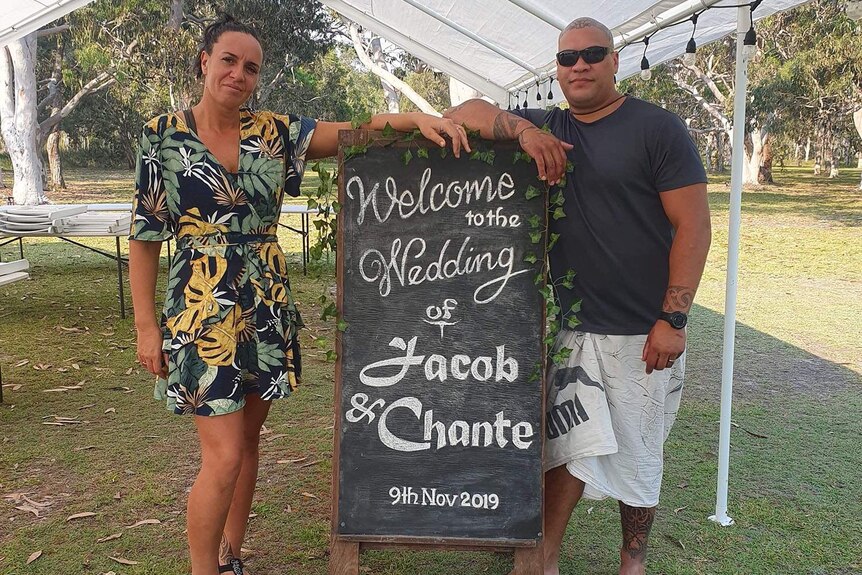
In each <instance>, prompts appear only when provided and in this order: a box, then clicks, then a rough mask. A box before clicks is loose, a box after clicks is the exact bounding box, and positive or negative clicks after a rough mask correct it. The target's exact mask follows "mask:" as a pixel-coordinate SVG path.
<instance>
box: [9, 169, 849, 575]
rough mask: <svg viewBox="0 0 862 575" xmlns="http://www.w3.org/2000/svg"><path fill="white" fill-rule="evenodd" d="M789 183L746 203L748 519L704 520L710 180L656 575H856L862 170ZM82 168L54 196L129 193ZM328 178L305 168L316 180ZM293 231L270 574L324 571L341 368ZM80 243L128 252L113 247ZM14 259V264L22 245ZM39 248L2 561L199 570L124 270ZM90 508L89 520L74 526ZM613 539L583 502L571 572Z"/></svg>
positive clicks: (316, 275)
mask: <svg viewBox="0 0 862 575" xmlns="http://www.w3.org/2000/svg"><path fill="white" fill-rule="evenodd" d="M775 176H776V180H777V181H778V182H779V183H778V185H776V186H770V187H764V188H762V189H758V190H752V191H747V192H746V193H745V194H744V198H743V221H742V240H741V246H742V248H741V251H742V254H741V259H740V283H739V286H740V287H739V300H738V301H739V305H738V316H737V318H738V322H739V323H738V327H737V347H736V371H735V381H734V386H735V387H734V390H735V393H736V395H735V400H734V417H733V419H734V423H735V424H736V425H737V426H736V427H734V429H733V432H732V450H731V473H730V501H729V507H730V509H729V513H730V515H731V516H732V517H733V518H734V519H735V520H736V525H735V526H733V527H726V528H722V527H718V526H717V525H715V524H713V523H711V522H709V521H707V519H706V518H707V516H708V515H710V514H711V513H712V512H713V511H714V501H715V482H716V467H717V461H716V460H717V456H716V453H717V449H718V420H719V401H718V397H719V386H720V381H721V372H720V367H721V346H722V329H723V321H724V317H723V310H724V286H725V283H724V282H725V269H726V251H727V219H728V215H727V212H728V202H729V199H728V197H729V187H728V185H727V178H716V179H715V180H714V181H713V182H712V183H711V184H710V188H709V191H710V204H711V206H712V209H713V232H714V233H713V236H714V239H713V248H712V251H711V253H710V258H709V261H708V263H707V269H706V272H705V274H704V278H703V282H702V286H701V289H700V292H699V293H698V297H697V305H696V306H695V309H694V311H693V312H692V317H691V330H690V332H689V333H690V339H689V342H690V343H689V362H688V374H687V379H686V385H687V390H686V392H685V394H684V396H683V406H682V409H681V410H680V416H679V418H678V420H677V423H676V426H675V428H674V430H673V432H672V434H671V437H670V439H669V441H668V443H667V445H666V462H667V465H666V474H665V482H664V491H663V494H662V501H661V505H660V509H659V518H658V520H657V522H656V524H655V526H654V528H653V532H652V536H651V539H650V546H651V551H650V572H651V573H654V574H659V573H664V574H670V575H677V574H679V575H683V574H704V575H732V574H745V575H755V574H762V575H779V574H793V575H796V574H809V575H850V574H862V551H860V549H862V547H860V545H859V542H858V539H859V538H858V534H859V533H860V532H862V488H860V473H859V469H860V467H862V441H860V440H862V418H860V417H859V413H860V411H862V394H860V391H862V387H860V384H862V322H860V320H859V317H860V315H862V192H860V191H859V190H858V189H857V188H858V182H859V171H858V170H844V171H843V173H842V176H841V178H840V179H838V180H837V181H830V180H827V179H825V178H822V177H815V176H813V174H812V173H811V170H810V168H798V169H797V168H788V169H785V170H780V169H779V170H776V174H775ZM67 178H68V180H69V182H70V191H69V192H68V193H66V194H58V195H54V196H52V197H51V199H52V201H54V202H56V203H62V202H71V201H79V202H100V201H101V202H109V201H110V202H114V201H130V192H129V190H130V187H131V181H130V179H131V176H130V173H129V172H116V173H114V172H105V171H101V172H94V171H92V170H87V171H83V170H82V171H75V170H72V171H70V172H69V173H68V174H67ZM313 180H314V176H313V174H311V172H310V171H309V177H308V183H307V184H306V186H313V185H314V182H313ZM281 239H282V242H283V245H284V246H285V250H286V251H287V252H288V257H289V260H290V261H292V262H293V264H294V268H293V270H294V275H293V280H292V281H293V286H294V290H295V297H296V299H297V300H298V301H299V302H301V305H302V307H301V309H302V311H303V315H304V318H305V320H306V322H307V323H308V329H307V330H305V331H304V332H303V334H302V344H303V349H304V352H303V360H304V362H303V363H304V366H303V367H304V374H303V375H304V378H303V379H304V382H303V386H302V387H301V388H300V389H299V390H298V392H297V393H296V394H295V395H294V396H293V397H292V398H291V399H289V400H288V401H284V402H280V403H277V404H276V406H275V407H274V409H273V411H272V414H271V416H270V420H269V421H268V423H267V429H268V430H269V431H270V433H268V434H267V435H265V436H264V440H263V443H262V463H261V474H260V485H259V490H258V493H257V497H256V500H255V504H254V507H253V518H252V519H251V523H250V532H249V539H248V542H247V544H246V547H247V549H248V555H249V560H248V562H247V564H248V567H249V569H250V570H251V571H252V572H253V573H255V574H256V575H257V574H296V575H300V574H301V575H306V574H308V575H322V574H324V573H326V572H327V560H328V535H329V529H330V528H329V513H330V497H329V492H330V475H331V469H332V467H331V461H330V460H331V455H332V426H333V416H332V413H333V407H332V383H333V377H334V364H333V363H331V362H327V361H326V353H325V352H326V350H327V349H328V348H329V343H328V341H325V338H329V339H330V340H331V338H332V333H331V331H330V326H329V325H328V324H327V325H323V324H322V323H321V322H320V321H319V320H318V314H319V308H318V306H317V297H318V295H319V294H320V293H322V292H323V291H324V290H327V289H328V287H329V286H331V285H332V284H333V283H334V277H333V268H332V266H331V264H330V265H326V264H316V265H312V267H311V268H310V270H309V275H308V276H303V275H302V272H301V265H300V243H299V238H298V237H297V236H296V235H295V234H292V233H290V232H286V231H285V232H282V237H281ZM85 241H86V242H87V243H88V245H94V246H96V245H99V246H101V247H103V248H105V249H107V250H109V251H110V250H113V243H112V242H113V240H85ZM124 247H125V246H124ZM0 255H2V256H3V260H4V261H7V260H9V259H15V258H16V257H17V247H14V248H13V246H6V247H2V248H0ZM25 256H26V257H27V258H28V259H29V260H30V262H31V265H32V268H31V276H32V279H31V280H30V281H27V282H18V283H15V284H12V285H9V286H3V287H0V366H2V368H3V384H4V390H3V391H4V397H5V403H3V404H2V405H0V496H2V497H3V499H2V501H0V574H2V575H24V574H34V575H49V574H50V575H58V574H59V575H71V574H77V573H94V574H105V573H108V572H111V571H113V572H114V573H116V574H117V575H143V574H152V575H162V574H166V573H170V574H181V573H187V572H188V567H187V557H186V550H185V534H184V529H185V511H184V505H185V497H186V492H187V490H188V489H189V487H190V485H191V481H192V479H193V476H194V473H195V469H196V466H197V465H198V459H197V455H196V451H197V446H196V439H195V434H194V431H193V426H192V422H191V421H190V420H189V419H187V418H181V417H176V416H173V415H171V414H170V413H168V412H167V411H166V410H165V409H164V408H163V407H162V406H160V405H159V404H158V403H156V402H155V401H154V400H153V399H152V381H151V378H150V376H148V375H147V374H146V373H144V372H142V371H141V370H140V369H138V367H137V365H136V363H135V361H134V357H135V351H134V344H135V336H134V331H133V321H132V319H131V318H129V319H126V320H121V319H120V318H119V315H118V307H117V299H116V297H117V296H116V275H115V274H116V268H115V264H113V262H111V261H110V260H107V259H105V258H102V257H101V256H98V255H96V254H93V253H90V252H87V251H85V250H82V249H80V248H78V247H76V246H71V245H67V244H63V243H62V242H59V241H55V240H51V239H31V240H28V241H26V243H25ZM163 281H164V278H162V282H163ZM162 286H163V283H162V285H160V287H159V291H160V292H161V290H162V289H163V287H162ZM126 287H128V286H126ZM126 293H127V294H128V290H127V291H126ZM127 305H130V304H129V302H128V295H127ZM64 386H65V389H64ZM58 390H61V391H58ZM58 424H60V425H58ZM295 460H301V461H295ZM291 461H293V462H291ZM307 464H310V465H307ZM82 513H88V514H89V513H91V514H93V515H86V516H80V517H78V518H73V516H76V515H78V514H82ZM144 520H157V521H158V523H155V521H150V522H145V523H139V522H141V521H144ZM618 545H619V524H618V514H617V510H616V504H615V503H613V502H609V501H603V502H588V501H585V502H583V503H582V504H581V505H580V506H579V507H578V509H577V511H576V517H575V519H574V520H573V521H572V523H571V526H570V531H569V536H568V537H567V538H566V541H565V542H564V556H565V560H564V563H563V573H566V574H574V573H578V574H600V573H601V574H606V573H615V572H616V557H617V550H616V549H617V547H618ZM36 552H41V555H40V556H39V557H38V558H36V559H35V560H33V561H32V562H31V563H30V564H26V562H27V560H28V557H31V555H32V554H34V553H36ZM116 559H121V560H124V561H125V560H128V561H129V562H132V561H133V562H136V563H135V564H123V563H121V562H118V561H117V560H116ZM361 564H362V566H363V573H365V574H374V575H384V574H385V575H395V574H405V575H407V574H423V575H443V574H458V575H460V574H473V573H476V574H480V573H482V574H484V573H487V574H490V575H496V574H500V575H502V574H505V573H507V572H508V570H509V569H510V567H511V563H510V559H509V558H508V557H505V556H495V555H493V554H489V553H454V552H452V553H443V552H423V553H414V552H373V553H368V554H365V555H363V557H362V559H361Z"/></svg>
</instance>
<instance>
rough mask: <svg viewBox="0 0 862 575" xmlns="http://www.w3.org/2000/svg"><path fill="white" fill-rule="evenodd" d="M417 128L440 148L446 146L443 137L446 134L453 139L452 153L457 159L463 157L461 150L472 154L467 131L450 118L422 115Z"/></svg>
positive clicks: (418, 119)
mask: <svg viewBox="0 0 862 575" xmlns="http://www.w3.org/2000/svg"><path fill="white" fill-rule="evenodd" d="M416 127H417V128H419V131H420V132H422V135H423V136H425V137H426V138H428V139H429V140H431V141H432V142H434V143H435V144H437V145H438V146H440V147H441V148H442V147H443V146H445V145H446V140H444V139H443V137H442V135H443V134H446V135H448V136H449V138H451V139H452V153H453V154H455V157H456V158H460V157H461V149H462V148H463V149H464V150H467V151H468V152H470V151H471V150H470V141H469V140H468V139H467V131H466V130H465V129H464V127H463V126H459V125H458V124H456V123H455V122H453V121H452V120H450V119H449V118H435V117H433V116H428V115H421V116H418V117H417V118H416Z"/></svg>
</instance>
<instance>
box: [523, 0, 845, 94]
mask: <svg viewBox="0 0 862 575" xmlns="http://www.w3.org/2000/svg"><path fill="white" fill-rule="evenodd" d="M762 2H763V0H752V1H751V2H746V3H744V4H733V5H729V4H728V5H721V6H717V5H713V6H709V7H708V8H704V9H703V10H701V11H700V12H695V13H694V14H692V15H691V17H690V18H685V19H683V20H679V21H677V22H674V23H672V24H667V25H663V26H660V27H659V28H658V29H657V30H655V31H653V33H652V34H648V35H646V36H644V37H643V38H642V39H641V40H637V41H635V40H634V39H632V40H625V41H624V43H623V45H622V46H620V48H619V50H617V53H620V52H622V51H623V50H624V49H625V48H626V47H627V46H630V45H631V44H633V43H636V42H643V44H644V51H643V57H642V58H641V71H640V77H641V79H642V80H645V81H646V80H650V79H651V78H652V70H651V69H650V63H649V59H648V58H647V50H648V48H649V41H650V38H651V37H652V36H655V35H656V34H657V33H658V32H660V31H661V30H665V29H667V28H671V27H673V26H679V25H680V24H684V23H686V22H691V23H692V30H691V36H690V37H689V39H688V42H687V43H686V45H685V52H684V53H683V56H682V61H683V63H684V64H685V65H686V66H693V65H694V64H695V63H696V58H697V41H695V39H694V37H695V35H696V33H697V20H698V16H700V15H701V14H703V13H704V12H706V10H708V9H714V8H745V7H746V6H747V7H748V8H749V16H750V19H751V25H750V27H749V29H748V32H746V33H745V37H744V38H743V42H742V43H743V57H745V58H746V59H751V58H752V57H753V56H754V55H755V54H756V53H757V32H756V31H755V30H754V11H755V10H756V9H757V7H758V6H760V4H761V3H762ZM846 2H847V4H846V7H845V13H846V14H847V17H848V18H851V19H854V20H862V0H846ZM555 79H556V78H555V77H553V76H549V77H548V95H547V99H548V101H549V102H550V101H553V99H554V92H553V83H554V80H555ZM535 82H536V101H537V102H541V101H542V94H541V92H540V90H541V81H540V80H539V79H538V78H536V80H535ZM614 83H616V76H614ZM523 91H524V102H523V106H522V105H521V102H520V92H521V91H520V90H519V91H517V92H515V109H516V110H518V109H520V108H521V107H523V108H524V109H526V108H527V96H528V95H529V88H526V89H524V90H523ZM511 97H512V92H509V100H510V104H509V106H510V107H509V108H508V109H511Z"/></svg>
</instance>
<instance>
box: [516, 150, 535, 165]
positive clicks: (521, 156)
mask: <svg viewBox="0 0 862 575" xmlns="http://www.w3.org/2000/svg"><path fill="white" fill-rule="evenodd" d="M521 161H523V162H527V163H528V164H529V163H530V162H532V161H533V158H531V157H530V154H528V153H527V152H522V151H520V150H518V151H517V152H515V159H513V160H512V163H513V164H517V163H518V162H521Z"/></svg>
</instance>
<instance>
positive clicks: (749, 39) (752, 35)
mask: <svg viewBox="0 0 862 575" xmlns="http://www.w3.org/2000/svg"><path fill="white" fill-rule="evenodd" d="M761 1H762V0H754V2H752V3H751V6H750V9H749V11H748V14H749V17H750V18H751V27H750V28H749V29H748V32H746V33H745V38H743V39H742V57H743V58H745V59H746V60H750V59H751V58H752V57H753V56H754V55H755V54H757V32H755V31H754V9H755V8H757V7H758V6H760V2H761Z"/></svg>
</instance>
